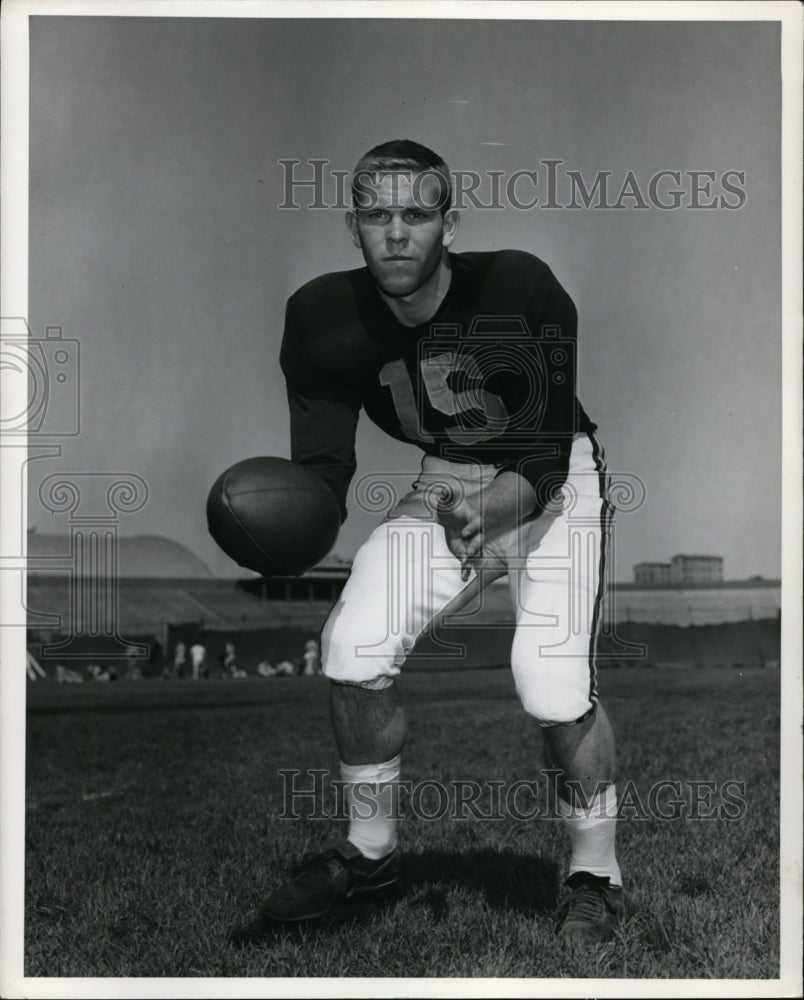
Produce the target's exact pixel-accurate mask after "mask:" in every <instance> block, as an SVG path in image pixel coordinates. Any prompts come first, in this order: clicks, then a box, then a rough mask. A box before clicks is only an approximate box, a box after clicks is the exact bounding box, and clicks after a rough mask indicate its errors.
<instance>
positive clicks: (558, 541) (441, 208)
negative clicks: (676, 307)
mask: <svg viewBox="0 0 804 1000" xmlns="http://www.w3.org/2000/svg"><path fill="white" fill-rule="evenodd" d="M451 195H452V191H451V184H450V175H449V171H448V169H447V166H446V164H445V163H444V161H443V160H442V159H441V158H440V157H439V156H437V155H436V154H435V153H433V152H432V151H431V150H429V149H427V148H426V147H423V146H420V145H419V144H417V143H414V142H411V141H408V140H395V141H392V142H388V143H384V144H383V145H381V146H378V147H376V148H375V149H373V150H371V151H370V152H369V153H368V154H366V156H364V157H363V158H362V159H361V160H360V162H359V163H358V164H357V167H356V169H355V175H354V178H353V209H352V210H351V211H349V212H348V213H347V217H346V222H347V226H348V230H349V233H350V235H351V238H352V240H353V242H354V244H355V246H356V247H357V248H358V249H360V250H361V252H362V254H363V258H364V261H365V265H366V266H365V267H363V268H360V269H358V270H354V271H346V272H340V273H336V274H327V275H324V276H322V277H320V278H317V279H315V280H313V281H311V282H309V283H308V284H307V285H305V286H304V287H303V288H301V289H300V290H299V291H298V292H296V293H295V295H293V296H292V297H291V299H290V300H289V302H288V307H287V316H286V326H285V334H284V340H283V344H282V351H281V364H282V369H283V371H284V373H285V376H286V380H287V386H288V396H289V402H290V413H291V445H292V448H291V450H292V458H293V459H294V460H295V461H296V462H300V463H301V464H303V465H307V466H309V467H310V468H312V469H315V470H316V471H317V472H318V473H319V474H320V475H321V476H322V477H323V478H324V479H325V481H326V482H327V483H328V484H329V486H330V487H331V489H332V491H333V493H334V494H335V496H336V497H337V499H338V501H339V503H340V504H341V509H342V516H343V517H345V516H346V497H347V491H348V487H349V484H350V482H351V479H352V477H353V474H354V472H355V467H356V463H355V451H354V445H355V428H356V425H357V420H358V414H359V411H360V409H361V408H364V409H365V411H366V413H367V414H368V415H369V417H371V419H372V420H373V421H374V422H375V423H377V424H378V425H379V426H380V427H381V428H383V430H385V431H386V432H387V433H389V434H390V435H391V436H392V437H395V438H398V439H400V440H402V441H409V442H415V443H417V444H419V445H420V446H421V448H422V449H423V451H424V453H425V454H424V459H423V463H422V471H421V474H420V476H419V478H418V480H417V481H416V483H415V484H414V488H413V490H412V491H411V492H410V493H409V494H407V495H406V496H405V497H403V498H402V499H401V501H400V502H399V503H397V504H396V506H395V507H394V509H393V510H392V511H391V513H390V514H389V515H388V517H387V518H386V520H385V521H384V523H383V524H381V525H380V526H379V527H378V528H377V529H376V530H375V531H373V533H372V534H371V536H370V537H369V538H368V540H367V541H366V542H365V544H364V545H363V546H362V547H361V548H360V550H359V551H358V553H357V555H356V556H355V559H354V563H353V567H352V573H351V576H350V578H349V581H348V582H347V585H346V587H345V589H344V591H343V594H342V596H341V599H340V600H339V602H338V604H337V605H336V607H335V608H334V609H333V611H332V613H331V614H330V617H329V619H328V621H327V623H326V626H325V628H324V631H323V635H322V661H323V671H324V673H325V674H326V675H327V676H328V677H329V678H330V680H331V681H332V684H331V707H332V724H333V729H334V736H335V741H336V744H337V748H338V751H339V754H340V758H341V762H342V763H341V768H342V778H343V780H344V781H345V782H347V785H346V788H345V793H346V802H347V806H353V805H355V804H356V802H357V800H356V798H355V792H354V789H355V788H356V786H358V785H360V786H361V787H360V798H361V802H362V803H365V802H366V794H367V787H366V786H368V787H369V788H370V790H371V793H372V794H373V796H374V799H375V803H376V809H374V810H372V811H371V816H370V818H363V816H364V815H365V814H366V812H367V811H368V810H367V809H366V806H365V804H363V805H362V806H361V807H360V808H358V809H354V810H351V811H350V816H351V818H350V821H349V829H348V835H347V838H346V839H345V840H341V841H338V842H337V843H335V844H334V845H333V846H332V847H331V848H329V849H328V850H326V851H324V852H323V853H322V854H320V855H318V856H316V857H314V858H313V859H312V860H311V861H310V863H309V864H307V865H306V866H305V867H304V868H303V869H302V871H301V872H300V873H299V874H298V875H297V876H296V877H295V878H293V879H291V881H290V882H288V883H287V884H286V885H284V886H283V887H282V888H280V889H279V890H278V891H277V892H276V893H274V895H272V896H271V897H270V899H269V900H268V901H267V903H266V904H265V906H264V907H263V909H262V911H261V914H260V917H259V919H258V920H257V921H256V922H255V923H253V924H249V925H245V926H243V927H241V928H238V929H237V930H236V931H235V932H234V940H235V941H236V942H240V943H242V942H245V941H249V940H255V939H259V938H260V937H262V936H264V935H265V934H266V933H269V932H270V931H271V928H276V927H277V926H280V925H281V926H287V925H291V924H299V923H303V922H305V921H307V920H310V919H313V918H316V917H320V916H322V915H323V914H325V913H327V912H328V911H329V910H330V909H331V908H332V907H334V906H335V905H336V904H337V903H339V901H341V900H343V899H346V898H349V897H350V896H351V895H352V894H354V893H366V892H372V891H375V892H379V891H380V890H382V889H385V888H387V887H388V886H390V885H392V884H393V883H394V882H395V881H396V880H397V878H398V871H399V853H398V846H397V822H396V820H395V819H394V818H393V816H392V815H391V813H392V810H391V809H390V808H389V804H390V799H389V794H388V793H389V791H390V789H389V783H391V782H394V781H397V780H398V779H399V775H400V755H401V752H402V748H403V744H404V742H405V713H404V709H403V706H402V704H401V703H400V700H399V697H398V694H397V689H396V688H395V686H394V683H393V682H394V678H395V677H396V675H397V674H398V673H399V672H400V669H401V667H402V665H403V663H404V660H405V657H406V655H407V654H408V653H409V651H410V649H411V648H412V646H413V645H414V643H415V641H416V639H417V638H418V637H419V636H420V635H421V634H422V633H423V632H424V631H425V630H426V629H427V628H428V627H430V625H431V624H432V623H433V622H434V621H435V620H437V619H438V618H439V616H441V615H443V613H444V612H445V610H449V611H453V610H456V609H457V608H458V607H460V606H461V605H462V604H464V603H465V602H466V601H468V600H470V599H471V598H472V597H473V596H475V595H477V593H478V591H479V589H480V588H482V587H483V586H484V585H485V584H487V583H488V582H489V581H490V580H491V579H494V578H497V577H499V576H501V575H504V574H506V573H507V574H508V578H509V584H510V589H511V596H512V600H513V604H514V608H515V612H516V632H515V639H514V643H513V648H512V652H511V666H512V670H513V675H514V679H515V682H516V688H517V692H518V694H519V697H520V699H521V701H522V705H523V707H524V709H525V711H526V712H527V713H528V714H529V715H531V716H532V717H533V719H534V725H538V726H541V727H542V731H543V733H544V741H545V756H546V761H547V762H548V764H549V765H550V767H551V768H553V769H555V771H556V772H557V779H556V790H557V793H558V798H557V809H558V811H559V813H560V815H561V816H562V817H563V822H564V824H565V826H566V829H567V832H568V834H569V839H570V845H571V850H572V856H571V860H570V867H569V877H568V879H567V882H566V886H567V893H566V898H565V901H564V904H563V906H562V908H561V911H560V914H559V918H558V921H557V926H556V930H557V932H558V934H559V936H560V938H561V939H562V940H563V941H565V942H567V943H580V944H582V945H583V944H588V943H589V942H600V941H606V940H609V939H611V938H612V937H613V936H614V933H615V930H616V927H617V924H618V922H619V921H620V920H621V919H622V915H623V903H622V889H621V878H620V870H619V867H618V864H617V860H616V858H615V852H614V834H615V813H616V795H615V787H614V740H613V736H612V732H611V727H610V725H609V722H608V719H607V718H606V715H605V713H604V711H603V709H602V707H601V706H600V704H599V702H598V698H597V692H596V687H595V665H594V657H595V641H596V635H597V629H598V625H599V620H600V606H601V600H602V596H603V595H602V590H603V560H604V556H605V548H606V539H607V536H608V531H609V522H610V518H611V510H612V509H611V507H610V505H609V503H608V500H607V497H606V488H607V481H606V473H605V467H604V464H603V457H602V453H601V450H600V448H599V447H598V445H597V443H596V441H595V437H594V430H595V425H594V424H592V423H591V421H590V420H589V418H588V417H587V415H586V414H585V412H584V411H583V408H582V407H581V406H580V404H579V403H578V401H577V399H576V397H575V355H574V351H575V337H576V313H575V308H574V306H573V304H572V301H571V300H570V298H569V296H568V295H567V293H566V292H565V291H564V289H563V288H562V287H561V285H560V284H559V283H558V281H557V280H556V279H555V277H554V276H553V274H552V273H551V271H550V269H549V268H548V267H547V265H545V264H544V263H543V262H542V261H540V260H538V259H537V258H536V257H533V256H531V255H530V254H526V253H521V252H518V251H497V252H488V253H463V254H453V253H450V251H449V248H450V246H451V245H452V243H453V240H454V239H455V235H456V233H457V231H458V224H459V218H458V214H457V213H456V212H455V211H454V210H452V209H451V208H450V204H451ZM382 471H383V470H379V472H380V473H381V472H382ZM378 478H379V479H381V475H380V476H378ZM533 768H534V772H535V771H536V770H537V763H536V761H534V763H533Z"/></svg>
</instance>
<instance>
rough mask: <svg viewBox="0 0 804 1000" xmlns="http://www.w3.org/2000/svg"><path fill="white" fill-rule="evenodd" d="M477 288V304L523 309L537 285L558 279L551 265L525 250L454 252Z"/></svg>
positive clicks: (498, 309) (492, 308)
mask: <svg viewBox="0 0 804 1000" xmlns="http://www.w3.org/2000/svg"><path fill="white" fill-rule="evenodd" d="M453 259H454V263H455V266H456V267H457V268H459V269H460V270H461V271H465V272H466V275H467V277H469V278H470V279H471V284H472V287H474V289H475V290H476V295H477V302H478V305H479V306H480V307H481V308H483V309H486V310H488V311H491V312H496V313H524V312H525V311H526V309H527V306H528V303H529V302H530V301H531V299H532V298H533V296H534V293H535V291H536V289H537V288H544V287H545V286H546V285H549V284H550V283H552V282H554V281H555V278H554V277H553V273H552V271H551V270H550V268H549V266H548V265H547V264H546V263H545V262H544V261H543V260H541V259H540V258H539V257H536V256H535V255H534V254H532V253H527V252H526V251H524V250H490V251H485V252H469V253H462V254H455V255H453Z"/></svg>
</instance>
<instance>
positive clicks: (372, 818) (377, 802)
mask: <svg viewBox="0 0 804 1000" xmlns="http://www.w3.org/2000/svg"><path fill="white" fill-rule="evenodd" d="M400 759H401V758H400V755H399V754H397V755H396V757H394V758H393V759H392V760H388V761H385V763H383V764H344V763H343V761H341V778H342V780H343V781H345V782H348V784H347V785H346V786H345V788H344V802H345V804H346V813H347V815H348V817H349V834H348V839H349V841H350V842H351V843H352V844H354V845H355V847H356V848H357V849H358V850H359V851H360V852H361V854H363V855H364V856H365V857H367V858H371V859H372V860H375V861H376V860H377V859H378V858H384V857H385V855H386V854H390V853H391V851H392V850H393V849H394V848H395V847H396V843H397V820H396V819H395V818H394V816H393V812H394V800H393V789H392V788H391V787H390V784H389V783H390V782H393V781H398V780H399V764H400ZM397 808H398V796H397Z"/></svg>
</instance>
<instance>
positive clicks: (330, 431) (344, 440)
mask: <svg viewBox="0 0 804 1000" xmlns="http://www.w3.org/2000/svg"><path fill="white" fill-rule="evenodd" d="M279 362H280V366H281V368H282V372H283V374H284V376H285V383H286V386H287V394H288V405H289V408H290V457H291V459H292V461H294V462H298V463H299V465H304V466H306V467H307V468H308V469H312V470H314V471H315V472H317V473H318V474H319V475H320V476H321V478H322V479H323V480H324V482H325V483H326V484H327V486H329V488H330V489H331V490H332V492H333V494H334V495H335V498H336V500H337V501H338V506H339V507H340V511H341V522H343V521H345V520H346V513H347V512H346V495H347V492H348V490H349V484H350V483H351V481H352V477H353V476H354V473H355V469H356V468H357V460H356V458H355V433H356V429H357V420H358V417H359V414H360V400H359V399H358V398H357V396H356V394H355V392H354V391H353V390H352V389H351V388H350V387H349V386H346V385H344V384H343V383H342V381H341V380H339V379H337V378H331V377H330V378H328V377H327V376H326V374H325V373H323V372H321V371H320V370H318V368H317V367H316V365H315V364H314V362H313V360H312V359H311V357H310V352H309V350H308V349H307V348H306V346H305V343H304V341H303V339H302V336H301V331H300V329H299V327H298V324H297V323H296V322H295V321H294V318H293V315H292V308H291V305H290V304H288V309H287V312H286V314H285V331H284V335H283V338H282V349H281V351H280V355H279Z"/></svg>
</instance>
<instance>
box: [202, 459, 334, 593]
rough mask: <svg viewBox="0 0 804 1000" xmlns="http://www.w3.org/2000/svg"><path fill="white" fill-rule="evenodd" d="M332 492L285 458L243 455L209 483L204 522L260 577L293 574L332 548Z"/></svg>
mask: <svg viewBox="0 0 804 1000" xmlns="http://www.w3.org/2000/svg"><path fill="white" fill-rule="evenodd" d="M340 523H341V518H340V509H339V507H338V502H337V500H336V499H335V496H334V495H333V493H332V491H331V490H330V489H329V487H328V486H327V484H326V483H325V482H324V480H323V479H321V477H320V476H319V475H318V474H317V473H315V472H313V471H312V470H310V469H306V468H304V467H303V466H301V465H298V464H297V463H296V462H291V461H290V460H289V459H286V458H273V457H270V456H263V457H258V458H248V459H245V460H244V461H242V462H238V463H237V464H236V465H233V466H231V468H229V469H227V470H226V471H225V472H224V473H223V474H222V475H220V476H219V477H218V478H217V479H216V481H215V483H214V484H213V486H212V489H211V490H210V492H209V497H208V499H207V526H208V528H209V533H210V534H211V535H212V537H213V538H214V539H215V541H216V542H217V543H218V545H219V546H220V548H221V549H223V551H224V552H225V553H226V554H227V555H228V556H229V557H230V558H232V559H234V561H235V562H236V563H238V564H239V565H240V566H243V567H245V568H246V569H250V570H254V572H256V573H260V574H261V575H262V576H285V575H294V576H295V575H298V574H300V573H304V572H305V571H306V570H308V569H310V568H311V567H313V566H315V565H316V563H318V562H320V561H321V560H322V559H323V558H324V556H325V555H326V554H327V553H328V552H329V551H330V550H331V549H332V546H333V545H334V544H335V540H336V538H337V537H338V531H339V529H340Z"/></svg>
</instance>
